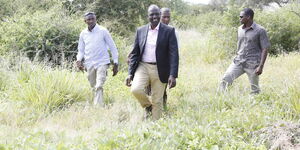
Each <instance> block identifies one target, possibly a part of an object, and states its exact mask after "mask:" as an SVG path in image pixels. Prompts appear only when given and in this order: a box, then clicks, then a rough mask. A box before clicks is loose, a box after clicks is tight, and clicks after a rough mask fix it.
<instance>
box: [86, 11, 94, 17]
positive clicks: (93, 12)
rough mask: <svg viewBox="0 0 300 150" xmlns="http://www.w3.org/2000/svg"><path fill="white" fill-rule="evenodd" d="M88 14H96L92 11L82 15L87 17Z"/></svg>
mask: <svg viewBox="0 0 300 150" xmlns="http://www.w3.org/2000/svg"><path fill="white" fill-rule="evenodd" d="M89 15H93V16H96V14H95V13H94V12H87V13H85V14H84V17H87V16H89Z"/></svg>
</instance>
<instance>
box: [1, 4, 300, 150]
mask: <svg viewBox="0 0 300 150" xmlns="http://www.w3.org/2000/svg"><path fill="white" fill-rule="evenodd" d="M219 2H222V1H219ZM251 2H252V1H239V0H229V1H228V2H227V3H222V4H217V3H216V1H214V0H212V3H211V5H188V4H186V3H185V2H183V1H181V0H139V1H136V0H126V1H119V0H111V1H107V0H26V1H24V0H11V1H7V0H0V17H1V22H0V54H1V57H0V137H1V138H0V150H2V149H4V150H6V149H59V150H63V149H149V150H150V149H151V150H152V149H228V150H229V149H230V150H231V149H270V148H274V149H276V148H282V149H284V148H285V149H292V148H294V149H297V146H299V143H300V136H299V135H300V131H299V130H298V129H297V128H292V127H293V126H297V123H299V120H300V118H299V116H300V92H299V88H300V82H299V81H300V78H299V77H300V70H299V69H300V68H299V66H300V61H299V60H300V55H299V39H300V16H299V14H300V4H299V3H298V2H297V1H289V2H288V3H286V2H287V1H280V0H277V1H276V2H278V3H279V4H280V5H282V6H281V7H278V8H277V7H276V8H266V7H265V6H266V4H269V2H270V1H269V0H265V1H261V3H251ZM152 3H155V4H158V5H159V6H161V7H170V8H171V9H172V18H173V20H172V25H173V26H175V27H176V29H177V30H178V33H179V42H180V69H179V70H180V72H179V79H178V85H177V87H176V88H175V89H174V90H170V91H168V92H169V102H168V103H169V107H168V110H167V111H166V112H165V116H164V119H161V120H159V121H157V122H148V121H142V120H141V118H142V115H143V112H142V109H141V108H140V106H139V104H138V103H137V101H136V100H135V99H134V98H133V97H132V95H131V94H130V92H129V89H128V88H127V87H125V85H124V79H125V77H126V75H127V72H126V70H127V69H126V63H125V62H126V61H125V60H126V55H127V53H128V52H129V51H130V48H131V44H132V42H133V36H134V30H135V28H136V27H137V26H139V25H142V24H145V23H147V20H146V9H147V7H148V6H149V4H152ZM257 4H259V5H257ZM246 6H250V7H253V8H254V9H255V13H256V14H255V21H256V22H257V23H259V24H261V25H263V26H264V27H265V28H266V29H267V32H268V35H269V37H270V40H271V43H272V47H271V49H270V53H271V54H272V55H271V56H270V57H269V58H268V59H267V62H266V66H265V70H264V73H263V75H262V76H261V80H260V81H261V86H262V93H261V94H260V95H257V96H249V95H248V93H249V83H248V80H247V79H246V76H242V77H241V78H240V79H238V80H237V81H236V82H235V83H234V85H233V87H232V88H231V89H230V90H229V92H228V93H226V94H217V92H216V91H217V87H218V84H219V81H220V79H221V77H222V75H223V73H224V71H225V69H226V67H228V65H229V64H230V63H231V57H232V56H233V55H234V54H235V50H236V38H237V37H236V33H237V30H236V29H237V27H238V26H239V20H238V19H239V18H238V16H239V12H240V11H241V10H242V8H244V7H246ZM86 11H94V12H96V14H97V16H98V23H99V24H100V25H103V26H105V27H107V28H108V29H109V30H110V32H111V33H112V35H113V38H114V40H115V42H116V45H117V47H118V49H119V54H120V63H121V68H120V72H119V74H118V75H117V76H116V77H111V72H109V74H108V75H109V76H108V81H107V82H106V84H105V91H104V92H105V93H104V94H105V103H106V107H105V108H98V107H93V106H92V105H90V104H88V102H90V99H91V97H92V93H91V90H90V87H89V84H88V81H87V79H86V73H82V72H78V71H77V70H76V69H75V68H74V66H73V63H72V62H73V61H74V56H76V52H77V42H78V36H79V33H80V31H81V30H82V29H84V28H85V27H86V25H85V24H84V22H83V18H82V15H83V14H84V12H86ZM291 124H294V125H291ZM295 124H296V125H295ZM270 126H275V127H276V128H275V129H281V128H284V129H288V130H286V132H287V134H286V136H287V137H289V138H291V139H288V138H286V139H285V140H286V141H293V142H290V143H288V144H290V145H289V146H290V147H288V146H286V145H285V146H284V145H283V144H282V143H280V142H281V141H280V140H279V141H278V140H277V141H276V139H279V138H278V137H279V136H281V135H283V132H280V133H281V135H280V134H276V132H275V131H274V130H269V129H270V128H269V127H270ZM272 129H273V128H272ZM281 137H282V136H281ZM281 140H282V139H281ZM291 143H292V144H291ZM282 146H283V147H282Z"/></svg>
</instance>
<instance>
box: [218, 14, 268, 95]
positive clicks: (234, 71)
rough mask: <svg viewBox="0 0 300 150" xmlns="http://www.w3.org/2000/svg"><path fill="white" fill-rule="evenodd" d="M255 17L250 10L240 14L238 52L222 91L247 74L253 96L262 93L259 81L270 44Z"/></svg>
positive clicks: (221, 88) (223, 83)
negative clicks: (254, 19)
mask: <svg viewBox="0 0 300 150" xmlns="http://www.w3.org/2000/svg"><path fill="white" fill-rule="evenodd" d="M253 17H254V12H253V10H252V9H250V8H245V9H243V10H242V11H241V12H240V22H241V24H242V25H241V26H240V27H239V28H238V42H237V50H238V52H237V55H236V57H235V58H234V60H233V63H232V64H231V65H230V66H229V68H228V69H227V71H226V73H225V75H224V77H223V79H222V82H221V84H220V90H221V91H225V90H226V89H227V87H228V85H231V84H232V82H233V80H234V79H236V78H238V77H239V76H241V75H242V74H244V73H246V74H247V75H248V78H249V81H250V84H251V94H258V93H259V92H260V88H259V84H258V80H259V75H261V74H262V72H263V68H264V64H265V60H266V58H267V53H268V51H267V48H268V47H270V42H269V39H268V36H267V32H266V30H265V29H264V27H262V26H260V25H258V24H256V23H255V22H254V21H253Z"/></svg>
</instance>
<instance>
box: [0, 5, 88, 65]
mask: <svg viewBox="0 0 300 150" xmlns="http://www.w3.org/2000/svg"><path fill="white" fill-rule="evenodd" d="M83 26H84V24H83V22H82V21H79V19H76V18H74V17H68V16H66V15H65V13H64V12H62V11H60V8H53V9H51V11H47V12H45V11H37V12H35V13H33V14H31V13H27V14H25V15H24V14H17V15H15V16H14V17H12V18H11V19H10V20H9V21H7V22H2V23H1V30H0V34H1V38H0V43H1V44H0V45H1V46H0V47H1V54H4V53H7V52H18V53H25V54H26V56H28V57H29V58H30V59H32V60H33V59H38V60H41V59H46V60H50V61H52V62H55V63H59V62H60V61H61V60H63V59H65V58H68V57H69V58H72V57H74V55H75V52H76V51H77V41H78V36H79V33H80V30H81V28H82V27H83Z"/></svg>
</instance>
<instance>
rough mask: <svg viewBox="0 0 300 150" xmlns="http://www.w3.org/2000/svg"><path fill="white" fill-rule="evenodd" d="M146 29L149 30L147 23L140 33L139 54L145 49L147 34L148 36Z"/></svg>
mask: <svg viewBox="0 0 300 150" xmlns="http://www.w3.org/2000/svg"><path fill="white" fill-rule="evenodd" d="M148 31H149V25H147V26H146V27H145V29H144V30H143V34H142V35H141V38H142V39H141V41H142V44H141V45H142V49H141V54H143V53H144V50H145V45H146V41H147V36H148Z"/></svg>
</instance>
